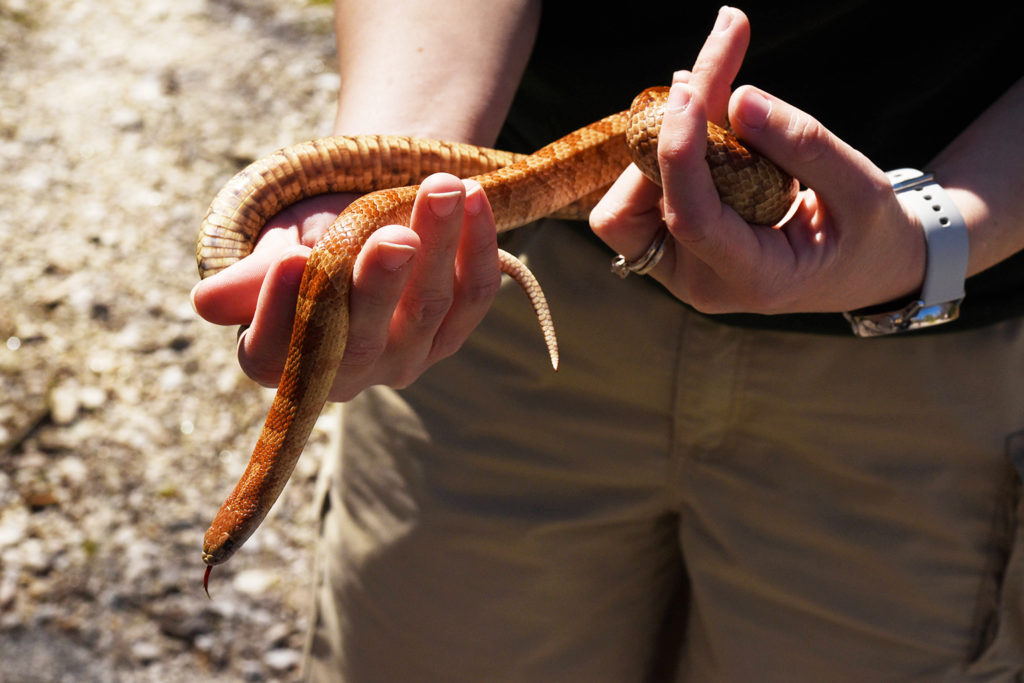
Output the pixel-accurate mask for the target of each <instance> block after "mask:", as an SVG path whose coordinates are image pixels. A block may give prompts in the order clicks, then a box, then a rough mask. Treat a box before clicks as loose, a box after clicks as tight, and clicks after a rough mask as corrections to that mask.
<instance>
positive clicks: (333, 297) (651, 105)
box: [196, 87, 798, 594]
mask: <svg viewBox="0 0 1024 683" xmlns="http://www.w3.org/2000/svg"><path fill="white" fill-rule="evenodd" d="M667 94H668V88H666V87H654V88H648V89H647V90H644V91H643V92H641V93H640V94H639V95H637V96H636V98H635V99H634V100H633V103H632V105H631V107H630V108H629V109H628V110H625V111H622V112H619V113H616V114H612V115H610V116H607V117H605V118H603V119H601V120H599V121H596V122H594V123H591V124H589V125H586V126H584V127H582V128H580V129H578V130H575V131H573V132H571V133H569V134H568V135H566V136H564V137H562V138H560V139H558V140H556V141H555V142H552V143H551V144H549V145H546V146H545V147H543V148H541V149H539V150H538V151H536V152H534V153H533V154H529V155H523V154H515V153H511V152H506V151H502V150H496V149H490V148H484V147H477V146H474V145H469V144H465V143H454V142H445V141H439V140H427V139H419V138H409V137H402V136H333V137H327V138H318V139H314V140H310V141H306V142H302V143H298V144H296V145H292V146H290V147H286V148H284V149H281V150H278V151H277V152H274V153H272V154H270V155H268V156H265V157H263V158H261V159H258V160H256V161H254V162H252V163H251V164H249V165H248V166H246V167H245V168H243V169H242V170H241V171H239V172H238V173H237V174H236V175H235V176H234V177H233V178H231V179H230V180H229V181H228V182H227V183H226V184H225V185H224V186H223V188H222V189H221V190H220V191H219V192H218V193H217V194H216V195H215V197H214V199H213V201H212V202H211V204H210V208H209V210H208V211H207V213H206V216H205V218H204V219H203V221H202V225H201V227H200V231H199V237H198V240H197V244H196V260H197V262H198V265H199V273H200V277H201V278H206V277H210V276H212V275H214V274H216V273H218V272H221V271H222V270H224V269H225V268H228V267H229V266H230V265H232V264H233V263H235V262H237V261H239V260H241V259H242V258H244V257H245V256H247V255H248V254H249V253H250V252H251V251H252V249H253V247H254V245H255V242H256V240H257V239H258V237H259V234H260V230H261V229H262V228H263V226H264V224H265V223H266V222H267V221H268V220H269V219H270V218H271V217H272V216H274V215H275V214H276V213H278V212H279V211H281V210H282V209H283V208H285V207H287V206H289V205H291V204H293V203H295V202H297V201H299V200H301V199H304V198H307V197H311V196H315V195H320V194H324V193H328V192H359V193H367V194H363V195H362V196H361V197H359V198H358V199H356V200H355V201H354V202H352V203H351V204H350V205H349V206H348V207H347V208H346V209H345V210H344V211H343V212H342V213H341V214H340V215H339V216H338V217H337V219H336V220H335V221H334V223H333V224H332V225H331V226H330V228H328V230H327V231H326V232H325V233H324V235H323V236H322V237H321V238H320V239H319V240H318V241H317V243H316V244H315V245H314V247H313V249H312V251H311V253H310V255H309V259H308V261H307V263H306V266H305V270H304V273H303V277H302V281H301V284H300V286H299V295H298V302H297V305H296V311H295V318H294V323H293V326H292V334H291V341H290V344H289V348H288V352H287V358H286V361H285V366H284V370H283V373H282V376H281V381H280V383H279V385H278V388H277V392H276V394H275V396H274V399H273V402H272V404H271V406H270V409H269V412H268V414H267V418H266V421H265V423H264V425H263V428H262V431H261V432H260V435H259V437H258V439H257V441H256V445H255V447H254V448H253V452H252V455H251V457H250V459H249V462H248V465H247V466H246V469H245V471H244V472H243V474H242V476H241V478H240V479H239V481H238V483H237V484H236V485H235V487H234V489H233V490H232V491H231V493H230V494H229V495H228V497H227V498H226V499H225V501H224V503H223V504H222V505H221V507H220V509H219V511H218V512H217V514H216V516H215V517H214V520H213V522H212V523H211V525H210V527H209V529H208V530H207V531H206V534H205V536H204V539H203V555H202V557H203V562H204V563H205V564H206V570H205V573H204V575H203V587H204V589H206V590H207V594H209V590H208V581H209V577H210V571H211V570H212V568H213V567H214V566H215V565H217V564H220V563H223V562H225V561H226V560H227V559H228V558H230V557H231V556H232V555H233V554H234V553H235V551H237V550H238V548H239V547H241V545H242V544H243V543H244V542H245V541H246V540H247V539H248V538H249V537H250V536H251V535H252V534H253V533H254V532H255V531H256V529H257V528H258V527H259V525H260V524H261V523H262V521H263V519H264V518H265V517H266V515H267V513H268V512H269V511H270V508H271V507H272V506H273V504H274V502H275V501H276V500H277V498H278V496H279V495H280V493H281V491H282V490H283V489H284V486H285V484H286V483H287V481H288V479H289V477H290V476H291V473H292V471H293V469H294V467H295V464H296V462H297V461H298V458H299V456H300V455H301V453H302V450H303V448H304V447H305V444H306V441H307V439H308V438H309V435H310V433H311V431H312V429H313V424H314V422H315V421H316V419H317V418H318V416H319V415H320V412H321V411H322V409H323V407H324V405H325V404H326V402H327V398H328V393H329V390H330V387H331V386H332V384H333V381H334V378H335V374H336V372H337V368H338V365H339V363H340V361H341V358H342V355H343V354H344V351H345V341H346V337H347V333H348V298H349V293H350V291H351V284H352V271H353V265H354V263H355V260H356V257H357V256H358V254H359V252H360V250H361V249H362V247H363V244H364V243H365V242H366V240H367V238H368V237H369V236H370V235H371V234H372V233H373V232H374V231H375V230H376V229H378V228H380V227H383V226H385V225H393V224H402V225H408V224H409V220H410V215H411V212H412V205H413V201H414V199H415V197H416V192H417V189H418V185H416V184H415V183H418V182H420V181H421V180H422V179H423V178H425V177H426V176H428V175H430V174H432V173H436V172H441V171H444V172H448V173H452V174H454V175H456V176H459V177H461V178H467V177H472V178H473V179H474V180H476V181H477V182H479V183H480V185H481V187H482V188H483V190H484V192H485V194H486V196H487V200H488V202H489V204H490V206H491V210H492V213H493V216H494V221H495V226H496V229H497V231H498V232H499V233H501V232H506V231H508V230H512V229H513V228H516V227H520V226H522V225H525V224H527V223H531V222H533V221H535V220H537V219H540V218H543V217H546V216H549V215H557V216H562V217H568V218H585V217H586V216H587V214H588V212H589V209H590V208H592V206H593V205H594V203H595V202H596V200H597V198H599V197H600V195H601V193H602V192H603V191H604V189H606V188H607V187H608V186H609V185H610V184H611V183H612V182H613V181H614V180H615V179H616V178H617V177H618V176H619V174H621V173H622V172H623V170H625V168H626V167H627V166H628V165H629V164H630V163H631V162H632V163H635V164H636V165H637V167H638V168H640V170H641V171H642V172H643V173H644V174H645V175H646V176H647V177H649V178H650V179H651V180H653V181H654V182H656V183H658V184H659V185H660V184H661V181H660V173H659V170H658V169H659V166H658V156H657V147H658V131H659V130H660V125H661V120H662V118H663V116H664V111H665V104H666V100H667ZM707 130H708V134H707V152H706V155H705V157H706V160H707V164H708V167H709V169H710V172H711V176H712V179H713V181H714V183H715V186H716V188H717V190H718V192H719V194H720V196H721V198H722V201H723V203H725V204H727V205H729V206H731V207H732V208H733V209H734V210H735V211H736V212H737V213H738V214H739V215H740V216H741V217H742V218H743V219H745V220H746V221H748V222H749V223H752V224H756V225H765V226H771V225H774V224H776V223H777V222H778V221H780V220H781V219H782V218H783V217H784V216H785V214H786V212H787V211H788V209H789V208H790V206H791V205H792V203H793V201H794V199H795V197H796V193H797V190H798V183H797V182H796V180H795V179H794V178H793V177H792V176H790V175H789V174H787V173H786V172H784V171H782V170H781V169H779V168H778V167H777V166H776V165H775V164H774V163H772V162H771V161H770V160H769V159H767V158H766V157H764V156H762V155H760V154H758V153H757V152H756V151H755V150H753V149H750V148H749V147H747V146H745V145H744V144H743V143H742V142H741V141H739V140H738V139H737V138H736V136H735V135H734V134H733V132H732V130H731V129H730V128H728V126H724V127H723V126H719V125H717V124H715V123H713V122H710V121H709V122H708V126H707ZM499 262H500V264H501V269H502V271H503V272H505V273H507V274H509V275H510V276H512V278H513V279H514V280H516V281H517V282H518V283H519V285H520V286H521V287H522V288H523V289H524V290H525V291H526V293H527V295H528V296H529V297H530V300H531V303H532V304H533V306H534V309H535V311H536V312H537V314H538V317H539V318H540V320H541V327H542V329H543V330H544V335H545V339H546V341H547V344H548V350H549V353H550V354H551V358H552V364H553V365H555V367H556V369H557V363H558V358H557V345H556V344H555V342H554V334H553V327H552V325H551V321H550V315H549V314H548V313H547V305H546V301H545V300H544V298H543V293H542V291H541V290H540V287H539V285H538V284H537V282H536V280H535V278H533V276H532V274H531V273H530V272H529V270H528V269H527V268H526V267H525V265H523V264H522V263H520V262H519V261H517V260H516V259H515V257H513V256H511V255H510V254H507V253H505V252H501V254H500V256H499Z"/></svg>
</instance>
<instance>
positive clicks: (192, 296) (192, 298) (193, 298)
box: [188, 282, 200, 315]
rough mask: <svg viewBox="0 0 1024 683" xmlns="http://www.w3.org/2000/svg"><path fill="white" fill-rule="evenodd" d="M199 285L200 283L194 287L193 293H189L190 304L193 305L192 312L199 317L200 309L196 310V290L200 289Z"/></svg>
mask: <svg viewBox="0 0 1024 683" xmlns="http://www.w3.org/2000/svg"><path fill="white" fill-rule="evenodd" d="M199 284H200V283H199V282H197V283H196V284H195V286H194V287H192V291H190V292H189V293H188V302H189V303H190V304H192V312H193V313H195V314H196V315H199V309H198V308H196V290H197V289H199Z"/></svg>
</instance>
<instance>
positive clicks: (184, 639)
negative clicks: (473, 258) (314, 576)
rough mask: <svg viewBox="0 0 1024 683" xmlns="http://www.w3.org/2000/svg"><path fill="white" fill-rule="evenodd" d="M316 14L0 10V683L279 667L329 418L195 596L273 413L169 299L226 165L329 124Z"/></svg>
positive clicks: (230, 677) (225, 344)
mask: <svg viewBox="0 0 1024 683" xmlns="http://www.w3.org/2000/svg"><path fill="white" fill-rule="evenodd" d="M330 18H331V10H330V6H329V5H328V4H324V3H323V2H315V3H310V2H307V1H306V0H146V1H145V2H131V1H129V0H74V1H71V0H0V662H3V666H2V667H0V669H2V671H0V680H2V681H59V680H74V681H114V680H117V681H149V680H153V681H179V680H180V681H185V680H188V681H195V680H212V681H219V680H224V681H239V680H250V681H259V680H292V679H295V678H296V677H297V675H298V661H299V655H300V651H301V647H302V641H303V636H304V632H305V627H306V624H305V619H306V606H307V603H308V601H309V600H310V590H311V575H310V569H311V566H312V553H313V534H314V528H313V519H312V517H313V510H312V509H311V506H310V504H309V498H310V494H311V491H312V487H313V480H314V478H315V472H316V468H317V461H318V458H319V457H320V455H321V453H322V451H323V446H324V443H325V442H326V440H327V438H328V434H327V431H328V430H326V429H321V430H318V432H317V434H316V435H315V443H314V444H313V446H312V447H311V448H310V449H308V450H307V454H306V456H305V457H304V458H303V460H302V461H301V462H300V465H299V471H298V475H299V476H297V477H296V478H294V479H293V483H292V485H291V486H289V488H288V490H287V491H286V492H285V495H284V496H283V498H282V500H281V501H279V504H278V506H277V508H276V509H275V512H274V513H272V517H271V518H270V520H268V523H267V524H266V525H265V526H264V528H263V529H262V530H261V532H260V534H258V535H257V536H256V537H254V538H253V539H252V541H251V542H250V543H249V544H248V545H247V546H246V548H245V550H244V551H243V552H242V553H240V554H239V555H238V556H236V558H235V559H234V560H233V561H232V562H231V563H229V564H228V565H226V566H225V567H224V568H222V569H221V570H220V571H218V573H216V574H215V575H214V585H213V590H214V600H212V601H210V600H207V599H206V597H205V596H204V595H203V593H202V589H201V585H200V578H201V574H202V568H203V567H202V563H201V560H200V556H199V545H200V539H201V537H202V533H203V531H204V530H205V528H206V526H207V524H208V523H209V520H210V518H211V516H212V515H213V513H214V512H215V511H216V508H217V506H218V505H219V504H220V501H221V499H222V498H223V496H224V495H225V494H226V492H227V490H228V489H229V488H230V487H231V485H233V482H234V481H235V479H236V478H237V475H238V473H239V472H240V471H241V469H242V468H243V466H244V463H245V461H246V460H247V458H248V451H249V448H250V447H251V445H252V443H253V441H254V440H255V435H256V432H257V430H258V428H259V425H260V423H261V421H262V419H263V416H264V412H265V410H266V407H267V406H268V405H269V396H270V394H269V393H268V392H267V391H265V390H261V389H258V388H257V387H256V386H255V385H254V384H253V383H251V382H250V381H249V380H247V379H246V378H245V377H244V376H243V375H242V374H241V373H240V372H239V370H238V369H237V366H236V364H235V362H234V350H233V342H234V334H235V332H234V330H230V329H223V328H216V327H214V326H212V325H209V324H207V323H204V322H202V321H201V320H199V319H198V318H197V317H196V316H195V314H194V313H193V312H192V309H191V307H190V306H189V303H188V291H189V289H190V288H191V286H192V285H193V283H194V281H195V277H196V276H195V260H194V239H195V232H196V229H197V227H198V225H199V220H200V218H201V217H202V215H203V213H204V212H205V209H206V204H207V203H208V201H209V199H210V198H211V197H212V195H213V193H214V192H215V191H216V189H217V188H218V187H219V186H220V184H221V183H223V182H224V181H225V180H226V179H227V178H228V177H229V176H230V175H231V174H232V173H233V172H234V171H235V170H237V168H239V167H240V165H241V164H243V163H245V162H247V161H249V160H251V159H252V158H254V157H255V156H257V155H261V154H264V153H267V152H269V151H272V150H273V149H275V148H277V147H280V146H283V145H285V144H288V143H291V142H295V141H298V140H300V139H305V138H309V137H314V136H316V135H322V134H325V133H326V132H328V127H329V124H330V120H331V117H332V116H333V113H334V110H333V98H334V95H335V92H336V90H337V77H336V74H335V73H334V62H333V49H334V47H333V38H332V35H331V26H330Z"/></svg>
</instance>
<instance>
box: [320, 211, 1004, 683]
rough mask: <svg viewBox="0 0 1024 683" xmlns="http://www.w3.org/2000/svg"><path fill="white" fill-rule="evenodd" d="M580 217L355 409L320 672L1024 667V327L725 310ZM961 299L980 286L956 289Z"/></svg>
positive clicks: (827, 676) (941, 677)
mask: <svg viewBox="0 0 1024 683" xmlns="http://www.w3.org/2000/svg"><path fill="white" fill-rule="evenodd" d="M584 230H585V228H583V227H581V226H578V225H577V226H571V225H568V224H560V223H554V222H548V223H546V224H545V225H544V226H543V229H541V230H534V231H533V232H529V233H526V234H524V235H522V236H519V237H516V238H515V240H516V242H517V243H516V244H514V245H513V248H515V249H517V250H518V251H520V253H522V254H524V255H525V257H526V259H527V260H528V262H529V264H530V266H531V268H532V269H533V270H534V272H535V273H536V274H537V275H538V277H539V279H540V281H541V283H542V284H543V285H544V286H545V289H546V291H547V294H548V298H549V300H550V301H551V305H552V309H553V314H554V318H555V324H556V326H557V328H558V332H559V338H560V341H561V346H562V369H561V370H560V371H559V372H558V373H557V374H555V373H553V372H552V371H551V369H550V367H549V366H548V364H547V361H546V357H545V352H544V349H543V344H542V342H541V338H540V334H539V332H538V331H537V326H536V322H535V321H534V320H533V318H532V315H531V313H530V311H529V307H528V305H527V303H526V302H525V299H524V297H523V296H522V294H521V293H520V292H518V291H517V290H516V289H515V288H512V287H510V288H506V289H505V290H504V291H503V292H502V294H501V295H500V296H499V301H498V302H497V304H496V305H495V306H494V308H493V309H492V311H491V314H490V315H489V316H488V318H487V320H486V321H485V323H484V324H483V325H482V326H481V327H480V329H479V330H478V331H477V333H475V334H474V336H473V337H472V338H471V340H470V342H469V343H468V344H467V345H466V346H465V347H464V348H463V349H462V350H461V351H460V352H459V353H458V354H456V355H455V356H454V357H453V358H451V359H449V360H447V361H445V362H443V363H441V364H439V365H437V366H436V367H435V368H434V369H432V370H431V371H430V372H429V373H428V374H426V375H425V376H424V377H423V378H422V379H421V380H420V381H419V382H417V383H416V384H415V385H414V386H413V387H411V388H410V389H408V390H405V391H400V392H395V391H391V390H388V389H375V390H371V391H368V392H365V394H364V395H362V396H361V397H360V398H359V399H357V400H355V401H353V402H351V403H350V404H347V405H346V406H345V408H344V411H343V413H344V416H343V419H344V431H343V443H342V448H341V451H342V452H341V454H340V455H339V459H338V461H337V462H335V463H332V466H331V467H330V468H329V470H328V472H327V473H326V476H325V479H324V482H325V487H324V488H325V489H326V496H325V498H324V505H323V510H324V512H323V517H322V524H323V528H322V539H321V541H322V542H321V549H320V561H319V570H318V571H319V576H318V600H317V609H316V615H315V619H314V624H313V632H312V635H311V638H310V647H309V650H310V651H309V655H310V658H309V661H308V662H307V664H308V666H307V674H308V675H309V677H310V678H311V679H313V680H318V681H319V680H324V681H327V680H338V681H342V680H343V681H349V682H363V681H372V682H391V681H399V682H409V681H416V682H418V681H443V682H446V683H451V682H456V681H473V682H474V683H478V682H485V681H486V682H491V681H573V682H577V681H582V682H599V681H614V682H628V681H642V680H654V681H666V680H679V681H739V682H745V681H755V682H761V681H857V682H864V681H869V682H870V681H907V680H913V681H1020V680H1021V677H1022V675H1024V673H1022V671H1024V645H1022V643H1024V548H1022V546H1024V531H1022V530H1021V527H1024V525H1020V527H1019V526H1018V519H1020V518H1021V503H1020V500H1021V495H1020V494H1021V480H1020V471H1021V470H1022V469H1024V326H1022V323H1021V321H1013V322H1008V323H1001V324H998V325H994V326H992V327H990V328H986V329H981V330H977V331H964V332H960V333H956V334H944V335H920V334H918V335H906V336H901V337H896V338H891V339H875V340H860V339H855V338H854V337H852V336H850V337H826V336H820V335H805V334H794V333H783V332H772V331H763V330H752V329H742V328H736V327H728V326H725V325H722V324H720V323H716V322H713V321H711V320H709V319H707V318H704V317H702V316H700V315H697V314H694V313H692V312H690V311H689V310H688V309H686V308H685V307H684V306H682V305H680V304H679V303H677V302H675V301H674V300H672V299H671V298H670V297H668V296H666V295H665V294H664V293H663V292H661V291H658V289H657V288H656V286H652V284H651V283H650V282H645V281H644V280H642V279H641V278H637V277H630V278H628V279H627V280H625V281H620V280H619V279H618V278H615V277H614V276H612V275H610V274H609V273H608V272H607V264H608V261H609V259H610V257H611V254H609V253H608V252H607V251H606V250H603V249H602V248H601V247H600V246H598V245H595V244H593V243H592V242H591V241H589V240H588V239H586V238H585V237H584V236H583V234H582V233H583V231H584ZM966 305H968V306H969V305H970V300H968V301H967V302H966Z"/></svg>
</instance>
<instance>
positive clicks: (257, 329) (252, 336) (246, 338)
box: [238, 245, 311, 386]
mask: <svg viewBox="0 0 1024 683" xmlns="http://www.w3.org/2000/svg"><path fill="white" fill-rule="evenodd" d="M310 251H311V250H310V249H309V247H305V246H301V245H296V246H292V247H290V248H289V249H287V250H285V251H284V252H283V253H282V254H281V255H280V258H279V259H278V260H277V262H275V263H274V264H273V265H272V266H271V267H270V270H269V271H267V277H266V279H265V280H264V281H263V287H262V288H261V290H260V295H259V301H258V302H257V304H256V313H255V315H254V317H253V319H252V325H251V326H250V327H249V328H248V329H247V330H245V331H243V333H242V334H241V335H240V336H239V339H238V364H239V366H241V368H242V371H243V372H245V374H246V375H248V376H249V377H250V378H252V379H253V380H255V381H256V382H258V383H260V384H262V385H263V386H275V385H276V384H277V383H278V381H280V379H281V372H282V370H283V369H284V360H285V357H286V356H287V353H288V344H289V342H290V341H291V335H292V323H293V321H294V319H295V302H296V300H297V299H298V297H299V285H300V284H301V282H302V273H303V271H304V270H305V267H306V261H307V260H308V259H309V253H310Z"/></svg>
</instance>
